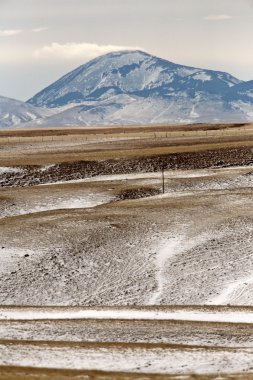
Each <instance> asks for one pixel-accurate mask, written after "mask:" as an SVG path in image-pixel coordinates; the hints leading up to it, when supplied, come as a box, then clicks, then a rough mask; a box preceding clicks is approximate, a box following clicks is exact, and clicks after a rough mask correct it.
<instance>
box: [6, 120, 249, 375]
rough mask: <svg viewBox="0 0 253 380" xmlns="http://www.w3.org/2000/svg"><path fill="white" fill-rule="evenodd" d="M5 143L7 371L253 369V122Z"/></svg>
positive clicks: (33, 134) (29, 137)
mask: <svg viewBox="0 0 253 380" xmlns="http://www.w3.org/2000/svg"><path fill="white" fill-rule="evenodd" d="M0 143H1V149H0V242H1V244H0V255H1V264H2V265H1V268H0V272H1V276H0V305H1V306H0V378H1V379H20V378H22V376H23V377H24V374H25V376H26V377H27V378H28V379H42V378H43V379H47V378H51V377H53V378H56V379H67V378H73V379H74V378H86V379H87V378H88V379H98V380H100V379H101V380H102V379H104V380H107V379H143V378H144V379H182V377H183V378H184V379H220V378H222V379H248V378H252V377H251V376H252V373H253V366H252V362H253V345H252V342H253V335H252V326H253V311H252V292H253V274H252V273H253V267H252V255H253V250H252V233H253V219H252V207H253V198H252V183H253V182H252V181H253V170H252V163H253V158H252V149H253V128H252V125H251V124H221V125H215V126H214V125H198V124H197V125H192V126H190V127H188V126H181V127H176V126H173V125H172V126H161V125H157V126H152V127H146V126H143V127H140V128H137V127H131V128H128V127H103V128H96V129H78V128H74V129H52V130H49V129H46V130H44V129H34V130H30V129H28V130H21V129H20V130H16V131H1V132H0ZM28 152H29V154H28ZM162 169H163V170H164V178H165V179H164V193H163V191H162V189H163V184H162V173H161V171H162ZM20 363H22V367H20Z"/></svg>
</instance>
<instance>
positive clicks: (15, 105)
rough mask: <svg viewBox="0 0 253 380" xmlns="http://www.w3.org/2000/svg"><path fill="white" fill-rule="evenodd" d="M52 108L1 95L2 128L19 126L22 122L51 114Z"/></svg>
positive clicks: (0, 119) (0, 117)
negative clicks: (39, 106) (48, 108)
mask: <svg viewBox="0 0 253 380" xmlns="http://www.w3.org/2000/svg"><path fill="white" fill-rule="evenodd" d="M51 114H52V111H51V110H47V109H40V108H38V107H34V106H32V105H30V104H27V103H24V102H21V101H19V100H14V99H10V98H6V97H3V96H0V128H8V127H17V126H19V125H20V124H23V123H27V122H30V121H35V120H38V119H41V118H43V117H47V116H50V115H51Z"/></svg>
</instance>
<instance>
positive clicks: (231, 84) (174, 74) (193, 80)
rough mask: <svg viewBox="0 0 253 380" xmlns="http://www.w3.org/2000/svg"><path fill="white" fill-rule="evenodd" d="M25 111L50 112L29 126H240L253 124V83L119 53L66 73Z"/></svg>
mask: <svg viewBox="0 0 253 380" xmlns="http://www.w3.org/2000/svg"><path fill="white" fill-rule="evenodd" d="M27 106H35V107H42V108H43V109H44V110H45V111H46V109H47V110H48V109H50V110H52V113H53V114H52V115H51V116H49V117H43V118H35V117H34V119H36V120H33V118H32V117H31V118H30V121H29V122H28V123H26V124H25V125H26V126H27V127H28V126H37V125H38V126H45V127H47V126H55V125H57V126H64V125H66V126H68V125H70V126H71V125H73V126H74V125H101V124H105V125H106V124H107V125H108V124H143V123H192V122H224V121H235V122H236V121H240V122H241V121H243V122H244V121H252V120H253V81H251V82H242V81H240V80H239V79H237V78H235V77H233V76H232V75H230V74H228V73H225V72H220V71H212V70H205V69H199V68H194V67H188V66H182V65H178V64H175V63H172V62H169V61H166V60H164V59H160V58H158V57H155V56H152V55H150V54H147V53H145V52H142V51H123V52H122V51H121V52H113V53H109V54H106V55H103V56H101V57H98V58H96V59H93V60H92V61H90V62H88V63H86V64H84V65H82V66H80V67H78V68H77V69H75V70H73V71H72V72H70V73H68V74H66V75H65V76H63V77H62V78H60V79H59V80H57V81H56V82H54V83H53V84H51V85H50V86H48V87H47V88H45V89H43V90H42V91H40V92H39V93H38V94H36V95H35V96H34V97H33V98H31V99H29V100H28V102H27ZM35 109H36V110H37V108H35ZM33 110H34V108H33ZM46 112H48V111H46ZM38 113H39V114H41V108H40V109H38ZM43 116H46V115H43ZM27 121H28V120H27ZM14 122H15V118H14ZM14 125H15V124H14Z"/></svg>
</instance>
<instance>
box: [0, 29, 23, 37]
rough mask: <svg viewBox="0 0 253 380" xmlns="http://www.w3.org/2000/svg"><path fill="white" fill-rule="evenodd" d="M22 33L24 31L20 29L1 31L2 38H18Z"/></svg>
mask: <svg viewBox="0 0 253 380" xmlns="http://www.w3.org/2000/svg"><path fill="white" fill-rule="evenodd" d="M21 32H22V30H20V29H0V37H9V36H16V35H17V34H20V33H21Z"/></svg>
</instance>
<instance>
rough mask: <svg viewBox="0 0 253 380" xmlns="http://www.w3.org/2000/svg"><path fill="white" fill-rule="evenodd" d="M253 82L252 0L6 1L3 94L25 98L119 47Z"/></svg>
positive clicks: (1, 19)
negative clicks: (227, 73)
mask: <svg viewBox="0 0 253 380" xmlns="http://www.w3.org/2000/svg"><path fill="white" fill-rule="evenodd" d="M136 48H138V49H142V50H144V51H147V52H149V53H151V54H154V55H157V56H160V57H162V58H165V59H168V60H170V61H173V62H176V63H181V64H185V65H191V66H196V67H203V68H210V69H214V70H222V71H227V72H230V73H231V74H233V75H235V76H237V77H239V78H240V79H244V80H251V79H253V0H0V95H3V96H8V97H12V98H16V99H20V100H27V99H28V98H29V97H31V96H33V95H34V94H35V93H36V92H38V91H40V90H41V89H42V88H44V87H45V86H47V85H49V84H50V83H52V82H53V81H55V80H56V79H58V78H59V77H60V76H62V75H63V74H66V73H67V72H68V71H70V70H72V69H74V68H76V67H77V66H79V65H81V64H83V63H85V62H87V61H88V60H90V59H92V58H94V57H96V56H98V55H101V54H104V53H107V52H109V51H113V50H120V49H136Z"/></svg>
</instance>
